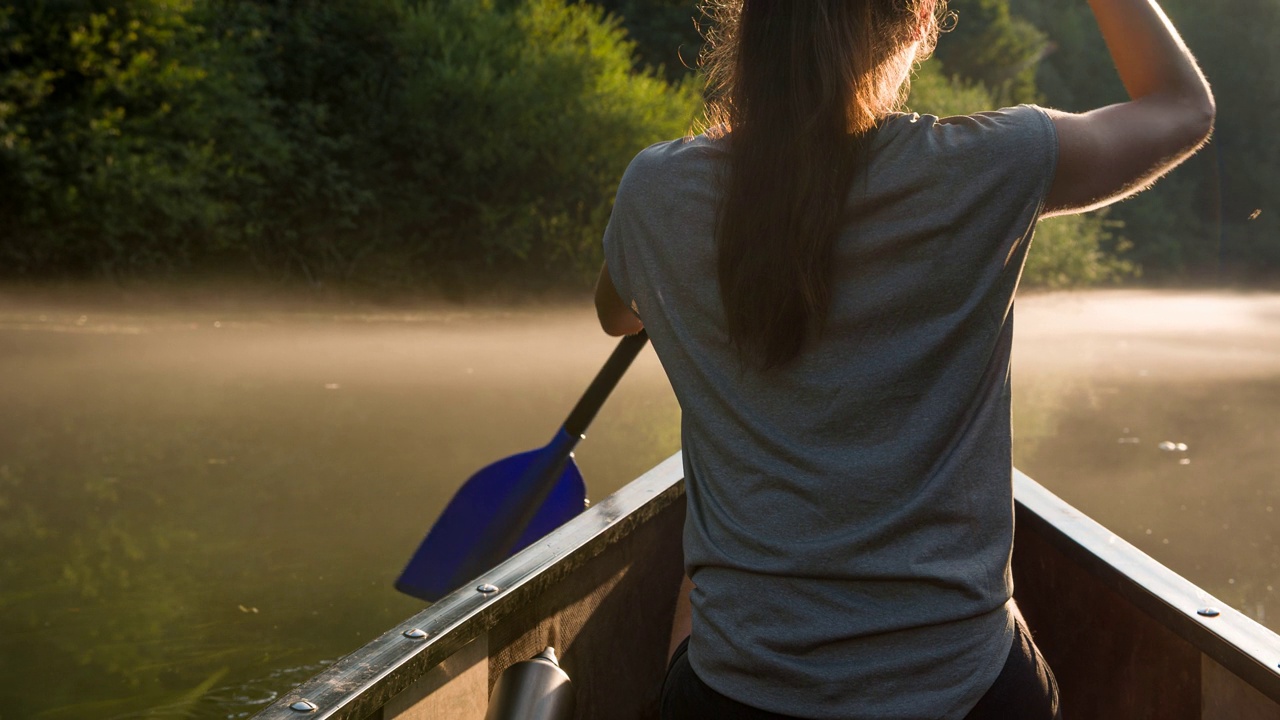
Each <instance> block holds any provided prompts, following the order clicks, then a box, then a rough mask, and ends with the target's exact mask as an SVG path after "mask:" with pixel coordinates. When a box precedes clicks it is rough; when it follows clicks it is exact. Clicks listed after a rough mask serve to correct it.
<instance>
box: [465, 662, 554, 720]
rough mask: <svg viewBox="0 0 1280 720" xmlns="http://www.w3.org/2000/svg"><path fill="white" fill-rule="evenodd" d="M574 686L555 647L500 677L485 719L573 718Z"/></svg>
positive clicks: (530, 719) (519, 663)
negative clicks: (558, 657)
mask: <svg viewBox="0 0 1280 720" xmlns="http://www.w3.org/2000/svg"><path fill="white" fill-rule="evenodd" d="M572 717H573V686H572V685H570V684H569V676H568V675H566V674H565V672H564V670H561V669H560V660H559V659H557V658H556V651H555V648H547V649H546V650H543V651H542V652H540V653H538V654H537V655H534V656H533V658H531V659H529V660H525V661H524V662H518V663H516V664H515V665H512V666H511V667H509V668H507V669H506V670H504V671H503V673H502V675H500V676H498V682H497V684H495V685H494V686H493V695H491V696H490V697H489V712H487V713H485V716H484V719H485V720H570V719H571V718H572Z"/></svg>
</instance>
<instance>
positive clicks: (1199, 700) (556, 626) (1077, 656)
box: [256, 453, 1280, 720]
mask: <svg viewBox="0 0 1280 720" xmlns="http://www.w3.org/2000/svg"><path fill="white" fill-rule="evenodd" d="M1014 485H1015V488H1014V491H1015V492H1014V494H1015V499H1016V528H1017V529H1016V536H1015V542H1014V547H1015V551H1014V556H1013V572H1014V585H1015V598H1016V599H1017V601H1018V603H1019V606H1020V607H1021V609H1022V612H1023V615H1024V616H1025V617H1026V620H1027V623H1028V625H1029V626H1030V627H1031V629H1032V632H1033V633H1034V635H1035V638H1036V642H1037V644H1038V645H1039V646H1040V649H1041V650H1042V652H1043V653H1044V655H1045V657H1046V659H1047V660H1048V661H1049V663H1050V665H1051V666H1052V667H1053V669H1054V672H1055V673H1056V675H1057V678H1058V683H1059V687H1060V688H1061V691H1062V698H1063V707H1064V710H1065V712H1066V713H1067V714H1068V715H1067V717H1069V718H1071V719H1072V720H1105V719H1110V718H1119V719H1124V720H1148V719H1149V720H1193V719H1194V720H1280V636H1277V634H1276V633H1274V632H1272V631H1271V630H1269V629H1267V628H1265V627H1263V626H1262V625H1259V624H1258V623H1256V622H1254V621H1253V620H1251V619H1249V618H1248V617H1246V616H1244V615H1243V614H1241V613H1239V612H1237V611H1235V610H1232V609H1231V608H1229V607H1226V606H1225V605H1222V604H1221V603H1219V602H1217V601H1215V600H1214V599H1213V598H1211V597H1210V596H1209V595H1208V594H1207V593H1205V592H1204V591H1203V590H1201V589H1200V588H1199V587H1197V586H1196V585H1195V584H1193V583H1191V582H1189V581H1187V580H1186V579H1184V578H1182V577H1181V576H1179V575H1177V574H1176V573H1174V572H1173V571H1171V570H1169V569H1168V568H1166V567H1164V566H1163V565H1161V564H1160V563H1158V562H1156V561H1155V560H1153V559H1152V558H1150V557H1148V556H1147V555H1145V554H1144V553H1142V552H1141V551H1140V550H1138V549H1137V548H1135V547H1133V546H1132V545H1130V544H1129V543H1127V542H1125V541H1124V540H1121V539H1120V538H1119V537H1117V536H1116V535H1114V534H1113V533H1111V532H1110V531H1108V530H1107V529H1106V528H1104V527H1102V526H1101V525H1099V524H1098V523H1097V522H1094V521H1093V520H1091V519H1090V518H1088V517H1087V516H1085V515H1084V514H1082V513H1081V512H1079V511H1078V510H1076V509H1075V508H1073V507H1071V506H1070V505H1068V504H1067V503H1065V502H1063V501H1062V500H1061V499H1060V498H1058V497H1056V496H1055V495H1053V494H1052V493H1050V492H1049V491H1048V490H1046V489H1045V488H1044V487H1042V486H1041V485H1039V484H1038V483H1036V482H1035V481H1034V480H1032V479H1031V478H1029V477H1027V476H1026V475H1024V474H1022V473H1020V472H1016V471H1015V477H1014ZM683 522H684V478H683V468H682V464H681V458H680V454H679V453H677V454H676V455H673V456H672V457H670V458H668V459H667V460H666V461H664V462H663V463H661V464H660V465H658V466H657V467H655V468H653V469H652V470H650V471H649V472H648V473H646V474H644V475H643V476H641V477H640V478H638V479H636V480H635V481H633V482H631V483H630V484H628V485H627V486H625V487H624V488H622V489H621V490H619V491H618V492H616V493H614V494H613V495H611V496H610V497H608V498H606V499H604V500H602V501H601V502H599V503H597V504H596V505H594V506H593V507H591V508H590V509H588V510H587V511H585V512H584V513H582V514H581V515H579V516H578V517H576V518H574V519H573V520H571V521H569V522H568V523H567V524H566V525H564V526H563V527H561V528H560V529H559V530H557V531H555V532H554V533H552V534H551V535H549V536H547V537H546V538H544V539H543V540H542V541H540V542H538V543H536V544H534V545H532V546H530V547H528V548H526V549H525V550H523V551H522V552H520V553H519V554H517V555H515V556H513V557H511V558H510V559H509V560H507V561H506V562H504V563H502V564H501V565H499V566H497V567H495V568H493V570H492V571H490V572H488V573H485V574H484V575H482V576H481V577H479V578H476V580H475V581H474V582H472V583H469V584H468V585H467V586H465V587H462V588H460V589H458V590H457V591H456V592H454V593H452V594H450V595H448V596H447V597H445V598H443V599H441V600H440V602H438V603H436V604H434V605H432V606H430V607H429V608H427V609H426V610H424V611H422V612H421V613H418V614H417V615H414V616H413V617H411V618H409V619H407V620H405V621H404V622H403V623H401V624H400V625H398V626H396V627H394V628H392V629H390V630H388V631H387V632H386V633H384V634H383V635H382V636H380V637H379V638H377V639H376V640H374V641H373V642H370V643H369V644H368V645H365V646H364V647H363V648H360V649H359V650H357V651H356V652H354V653H352V654H351V655H349V656H347V657H345V658H343V659H342V660H340V661H338V662H336V663H334V664H333V665H331V666H330V667H329V668H328V669H326V670H325V671H324V672H323V673H321V674H320V675H317V676H316V677H314V678H312V679H311V680H309V681H307V682H306V683H304V684H302V685H301V686H299V687H297V688H295V689H294V690H292V691H290V692H288V693H285V694H284V695H282V696H281V697H280V698H279V699H278V700H277V701H276V702H275V703H274V704H272V705H271V706H270V707H268V708H267V709H265V710H264V711H262V712H261V713H259V714H258V715H257V716H256V717H257V718H259V719H260V720H284V719H286V718H288V719H290V720H299V718H302V717H308V718H341V719H343V720H392V718H398V719H401V720H421V719H425V718H448V719H449V720H482V719H483V718H484V716H485V711H486V706H487V703H488V699H489V697H490V692H491V690H492V688H493V685H494V683H495V682H496V681H497V679H498V677H499V675H500V674H501V673H502V672H503V670H505V669H506V668H508V667H509V666H511V665H512V664H514V663H517V662H520V661H522V660H527V659H529V658H532V657H533V656H534V655H536V654H537V653H539V652H540V651H542V650H543V649H544V648H545V647H548V646H552V647H554V648H555V649H556V652H557V653H559V655H560V658H561V666H562V667H563V669H564V671H565V672H567V673H568V675H569V677H570V678H571V679H572V687H573V693H574V696H575V700H576V710H575V715H574V716H575V717H576V718H582V719H595V718H607V719H608V720H630V719H635V720H649V719H651V718H656V717H657V706H658V697H659V692H660V689H661V682H662V677H663V672H664V670H665V665H666V655H667V645H668V641H669V635H670V627H671V619H672V615H673V612H674V607H675V598H676V593H677V589H678V588H679V585H680V580H681V577H682V571H681V567H680V559H681V553H680V528H681V525H682V523H683ZM744 602H749V599H744Z"/></svg>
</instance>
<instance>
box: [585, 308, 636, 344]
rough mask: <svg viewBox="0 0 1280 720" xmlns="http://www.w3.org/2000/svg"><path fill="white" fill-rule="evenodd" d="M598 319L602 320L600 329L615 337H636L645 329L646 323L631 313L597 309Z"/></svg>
mask: <svg viewBox="0 0 1280 720" xmlns="http://www.w3.org/2000/svg"><path fill="white" fill-rule="evenodd" d="M596 317H597V318H599V320H600V329H601V330H604V333H605V334H606V335H611V336H613V337H621V336H623V335H635V334H636V333H638V332H640V331H641V330H643V329H644V323H642V322H640V318H638V317H636V316H635V315H632V314H631V313H630V312H626V313H618V312H612V313H610V312H606V311H604V310H602V309H600V308H596Z"/></svg>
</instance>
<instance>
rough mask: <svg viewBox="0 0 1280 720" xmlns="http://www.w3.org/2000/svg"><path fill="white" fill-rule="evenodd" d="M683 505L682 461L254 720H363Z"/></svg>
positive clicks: (633, 485) (675, 458)
mask: <svg viewBox="0 0 1280 720" xmlns="http://www.w3.org/2000/svg"><path fill="white" fill-rule="evenodd" d="M683 498H684V466H683V461H682V459H681V454H680V453H676V454H675V455H672V456H671V457H669V458H667V459H666V460H664V461H663V462H662V463H660V464H658V465H657V466H656V467H654V468H653V469H651V470H649V471H648V472H646V473H645V474H644V475H641V476H640V477H639V478H637V479H636V480H634V481H632V482H630V483H628V484H627V485H626V486H624V487H623V488H621V489H620V490H618V491H617V492H615V493H614V494H612V495H610V496H609V497H607V498H605V499H604V500H601V501H600V502H599V503H596V504H595V505H593V506H592V507H590V508H588V509H587V510H586V511H584V512H583V513H582V514H581V515H578V516H577V517H575V518H574V519H572V520H570V521H569V522H567V523H565V525H563V526H562V527H560V528H559V529H557V530H556V531H555V532H553V533H551V534H550V535H548V536H546V537H545V538H543V539H542V540H541V541H539V542H538V543H536V544H534V545H532V546H530V547H528V548H525V549H524V550H522V551H521V552H519V553H517V554H516V555H514V556H512V557H511V558H509V559H507V560H506V561H505V562H503V563H502V564H500V565H498V566H496V567H494V568H493V569H492V570H491V571H489V572H487V573H485V574H483V575H481V576H479V577H477V578H475V579H474V580H473V581H471V582H469V583H467V584H466V585H464V586H463V587H461V588H459V589H458V590H456V591H454V592H453V593H450V594H449V595H447V596H445V597H443V598H441V599H440V601H439V602H437V603H435V604H433V605H431V606H430V607H428V608H427V609H425V610H423V611H422V612H419V613H417V614H416V615H414V616H412V617H410V618H409V619H407V620H405V621H404V622H402V623H400V624H399V625H396V626H395V627H393V628H391V629H390V630H388V631H387V632H385V633H383V634H382V635H380V636H379V637H378V638H376V639H375V640H373V641H371V642H370V643H368V644H367V645H365V646H364V647H362V648H360V649H359V650H356V651H355V652H353V653H352V654H350V655H348V656H346V657H344V658H342V659H341V660H339V661H337V662H336V663H334V664H333V665H332V666H330V667H329V668H328V669H326V670H325V671H323V672H322V673H320V674H319V675H317V676H315V677H313V678H312V679H310V680H308V681H307V682H305V683H303V684H302V685H300V686H298V687H297V688H294V689H293V690H290V691H289V692H287V693H285V694H284V695H282V696H281V697H280V698H278V699H277V700H276V701H275V702H273V703H272V704H271V705H270V706H268V707H267V708H266V709H264V710H263V711H262V712H260V713H258V714H257V715H255V716H254V718H255V720H277V719H282V718H291V719H293V720H297V719H298V718H301V717H307V718H315V719H316V720H320V719H322V718H323V719H325V720H365V719H366V718H368V717H370V716H371V715H373V714H374V713H377V712H378V710H379V708H381V707H383V706H384V705H385V704H386V703H387V702H388V701H389V700H391V699H392V698H394V697H395V696H397V695H399V694H400V693H401V692H403V691H405V690H407V689H409V688H410V687H411V686H412V685H413V684H414V682H415V681H416V680H417V679H418V678H419V677H421V676H423V675H425V674H426V673H427V672H428V671H430V670H431V669H432V668H434V667H436V666H437V665H439V664H440V663H441V662H443V661H444V660H445V659H447V658H448V657H449V656H451V655H453V654H454V653H456V652H458V651H459V650H461V649H462V648H463V647H464V646H466V645H467V644H468V643H470V642H471V641H472V640H474V639H476V638H477V637H480V636H481V635H482V634H484V633H485V632H487V631H488V630H489V629H491V628H493V627H494V626H495V625H497V624H498V622H499V621H500V620H501V619H502V618H503V617H505V616H507V615H508V614H510V613H511V612H514V611H515V610H517V609H519V608H520V607H521V606H522V604H523V603H525V602H526V601H527V600H528V599H529V598H532V597H535V596H536V595H538V594H540V593H541V592H543V591H544V590H546V589H547V588H548V587H549V586H551V585H554V584H555V583H556V582H557V581H559V580H560V579H561V578H563V577H564V576H566V575H568V574H570V573H572V572H573V571H574V570H575V569H576V568H578V567H581V566H582V565H584V564H585V563H586V562H587V561H589V560H591V559H592V558H594V557H595V556H596V555H599V554H600V553H601V552H603V551H604V549H605V548H607V547H608V546H609V545H611V544H612V543H615V542H618V541H620V540H621V539H622V538H625V537H626V536H627V535H628V534H629V533H630V532H631V531H632V529H633V528H634V527H635V526H637V525H639V524H641V523H643V522H645V521H646V520H647V519H648V518H650V517H653V516H655V515H657V514H658V513H660V512H662V511H663V510H665V509H666V508H668V507H670V506H671V505H672V504H674V503H676V502H679V501H681V500H682V499H683ZM482 584H489V585H493V586H496V587H497V588H498V589H497V591H495V592H491V593H481V592H479V591H478V590H477V588H478V587H479V586H480V585H482ZM413 630H420V631H423V632H425V633H426V634H427V636H426V637H425V638H423V639H418V640H415V639H410V638H409V637H407V636H406V635H405V633H407V632H410V631H413ZM301 700H306V701H308V702H311V703H313V704H314V705H316V706H317V709H316V710H315V711H313V712H309V713H306V714H305V715H304V714H302V713H299V712H297V711H294V710H291V709H290V707H289V706H290V705H291V704H294V703H296V702H298V701H301Z"/></svg>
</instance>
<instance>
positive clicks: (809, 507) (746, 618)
mask: <svg viewBox="0 0 1280 720" xmlns="http://www.w3.org/2000/svg"><path fill="white" fill-rule="evenodd" d="M1090 5H1091V6H1092V8H1093V11H1094V14H1095V16H1096V17H1097V20H1098V25H1099V27H1100V29H1101V31H1102V34H1103V36H1104V38H1105V39H1106V41H1107V45H1108V47H1109V48H1110V51H1111V54H1112V57H1113V59H1114V61H1115V64H1116V67H1117V69H1118V71H1119V73H1120V77H1121V79H1122V80H1123V81H1124V84H1125V87H1126V88H1127V90H1128V92H1129V95H1130V96H1131V98H1132V99H1131V100H1130V101H1129V102H1126V103H1121V104H1118V105H1113V106H1110V107H1105V108H1101V109H1098V110H1094V111H1092V112H1088V113H1083V114H1071V113H1063V112H1057V111H1051V110H1044V109H1041V108H1038V107H1032V106H1020V107H1016V108H1007V109H1004V110H1000V111H997V112H991V113H981V114H978V115H974V116H966V117H955V118H947V119H941V120H940V119H938V118H935V117H931V116H924V117H921V116H916V115H907V114H901V113H896V112H894V110H895V108H896V107H897V106H898V104H899V102H900V100H901V98H902V96H903V94H904V92H903V88H904V85H905V82H906V80H907V77H908V75H909V72H910V69H911V68H912V66H913V64H914V63H915V62H917V61H918V60H919V59H920V58H922V57H923V56H924V55H926V54H927V53H928V52H929V51H930V50H931V49H932V44H933V41H934V38H935V37H936V34H937V20H936V18H938V17H939V15H940V13H941V12H942V8H940V7H938V6H936V5H935V3H934V2H933V0H738V1H737V2H724V3H718V4H717V5H716V6H715V7H714V8H713V11H714V12H716V13H717V23H716V27H717V28H718V30H717V33H718V36H717V37H713V38H711V41H712V44H711V48H712V49H711V51H710V55H709V62H710V68H709V69H710V77H711V79H712V80H713V82H714V83H715V85H714V87H713V90H714V92H713V96H714V97H715V98H716V100H715V102H714V103H713V106H712V118H713V122H715V123H716V124H715V125H714V126H713V129H712V130H711V131H709V132H708V133H706V134H703V135H700V136H697V137H694V138H686V139H683V140H677V141H672V142H668V143H661V144H659V145H655V146H653V147H650V148H648V149H646V150H645V151H643V152H641V153H640V154H639V155H638V156H637V157H636V159H635V160H634V161H633V162H632V164H631V166H630V167H629V168H628V170H627V172H626V174H625V176H624V177H623V180H622V183H621V185H620V187H619V189H618V195H617V200H616V203H615V207H614V211H613V215H612V217H611V219H610V222H609V226H608V229H607V230H606V232H605V238H604V243H605V259H606V263H605V267H604V268H603V269H602V271H601V274H600V280H599V284H598V287H597V294H596V304H597V308H598V311H599V315H600V320H601V324H602V326H603V327H604V329H605V330H606V331H607V332H609V333H611V334H614V335H619V334H626V333H634V332H638V331H639V330H640V329H641V327H644V328H646V329H647V330H648V332H649V336H650V337H651V338H652V341H653V345H654V348H655V350H656V351H657V353H658V356H659V358H660V359H661V361H662V363H663V366H664V368H665V369H666V371H667V374H668V376H669V378H670V380H671V383H672V387H673V388H674V390H675V392H676V396H677V398H678V399H679V401H680V405H681V409H682V428H681V431H682V442H683V446H684V464H685V476H686V483H687V493H688V495H687V497H688V516H687V521H686V525H685V532H684V551H685V567H686V571H687V574H688V576H689V579H690V580H691V583H689V584H687V586H686V589H687V590H691V592H689V596H688V600H687V602H688V603H689V604H690V605H691V613H692V617H691V627H692V634H691V636H689V637H688V638H687V640H685V642H684V643H682V644H681V645H680V647H679V648H678V649H677V650H676V652H675V657H674V658H673V659H672V663H671V667H670V669H669V672H668V675H667V679H666V683H665V685H664V690H663V714H664V717H666V718H721V717H724V718H757V717H758V718H778V717H783V718H786V717H796V718H842V719H843V718H912V719H918V718H996V717H999V718H1022V719H1026V720H1037V719H1039V718H1046V719H1047V718H1053V717H1060V711H1059V709H1058V698H1057V689H1056V686H1055V683H1054V681H1053V679H1052V674H1051V673H1050V672H1049V670H1048V668H1047V667H1046V666H1045V664H1044V662H1043V660H1042V659H1041V658H1040V656H1039V653H1038V652H1037V651H1036V650H1035V646H1034V644H1033V643H1032V642H1031V640H1030V638H1029V635H1028V632H1027V630H1026V628H1025V626H1024V625H1023V624H1022V622H1021V619H1020V616H1019V615H1018V613H1017V608H1016V607H1015V605H1014V603H1013V601H1012V599H1011V598H1012V580H1011V577H1010V573H1009V557H1010V553H1011V549H1012V542H1013V511H1012V505H1013V503H1012V480H1011V472H1012V464H1011V459H1010V428H1009V391H1008V387H1009V386H1008V373H1009V351H1010V347H1011V339H1012V312H1011V310H1012V303H1013V297H1014V292H1015V289H1016V288H1017V284H1018V278H1019V276H1020V274H1021V270H1022V265H1023V261H1024V259H1025V257H1026V253H1027V250H1028V246H1029V244H1030V240H1031V235H1032V231H1033V229H1034V227H1035V224H1036V222H1037V221H1038V220H1039V219H1040V218H1042V217H1047V216H1049V215H1055V214H1065V213H1075V212H1082V211H1085V210H1090V209H1093V208H1097V207H1101V206H1103V205H1106V204H1109V203H1111V202H1114V201H1116V200H1119V199H1121V198H1123V197H1126V196H1128V195H1130V194H1132V193H1134V192H1136V191H1138V190H1139V189H1141V188H1142V187H1145V186H1147V185H1149V184H1150V183H1151V182H1152V181H1154V180H1155V179H1156V178H1158V177H1159V176H1160V175H1162V174H1164V173H1165V172H1167V171H1168V170H1169V169H1170V168H1172V167H1173V166H1174V165H1176V164H1177V163H1178V162H1180V161H1181V160H1183V159H1184V158H1186V157H1187V156H1189V155H1190V154H1191V153H1192V152H1194V151H1195V150H1196V149H1197V148H1198V147H1200V146H1201V145H1202V144H1203V143H1204V142H1205V140H1206V138H1207V137H1208V135H1209V132H1210V129H1211V127H1212V122H1213V117H1214V105H1213V99H1212V96H1211V94H1210V92H1209V89H1208V86H1207V84H1206V83H1205V81H1204V78H1203V76H1202V75H1201V73H1200V72H1199V70H1198V69H1197V68H1196V65H1195V62H1194V60H1193V59H1192V57H1191V56H1190V54H1189V53H1188V52H1187V50H1186V48H1185V46H1184V45H1183V44H1182V42H1181V41H1180V39H1179V38H1178V36H1177V34H1176V32H1175V30H1174V29H1173V27H1172V26H1171V25H1170V24H1169V22H1168V20H1167V19H1166V18H1165V16H1164V15H1163V13H1162V12H1161V11H1160V9H1159V7H1158V6H1157V5H1156V3H1155V2H1154V1H1153V0H1090Z"/></svg>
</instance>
